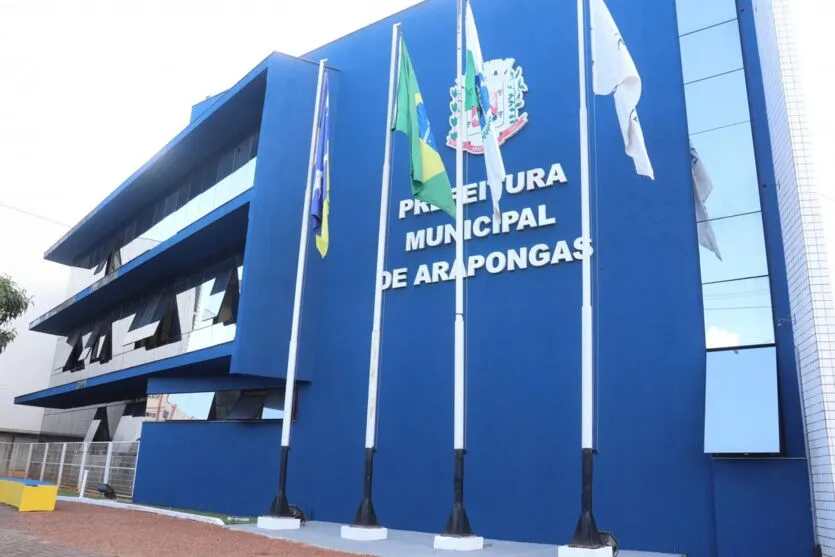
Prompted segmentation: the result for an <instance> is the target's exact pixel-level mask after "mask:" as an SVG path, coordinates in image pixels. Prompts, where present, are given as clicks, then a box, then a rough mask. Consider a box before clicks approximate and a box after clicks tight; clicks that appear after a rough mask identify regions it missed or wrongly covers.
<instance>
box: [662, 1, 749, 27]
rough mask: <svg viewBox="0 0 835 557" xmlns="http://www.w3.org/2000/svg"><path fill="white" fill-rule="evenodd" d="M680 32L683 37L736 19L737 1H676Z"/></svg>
mask: <svg viewBox="0 0 835 557" xmlns="http://www.w3.org/2000/svg"><path fill="white" fill-rule="evenodd" d="M676 13H677V15H678V32H679V33H681V34H682V35H683V34H685V33H692V32H693V31H696V30H698V29H704V28H705V27H708V26H709V25H716V24H717V23H722V22H723V21H728V20H729V19H734V18H735V17H736V2H735V0H676Z"/></svg>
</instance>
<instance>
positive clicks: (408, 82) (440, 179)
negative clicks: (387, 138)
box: [394, 39, 455, 218]
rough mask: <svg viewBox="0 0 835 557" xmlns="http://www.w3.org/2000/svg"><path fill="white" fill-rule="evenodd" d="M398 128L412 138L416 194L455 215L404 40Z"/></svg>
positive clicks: (450, 192)
mask: <svg viewBox="0 0 835 557" xmlns="http://www.w3.org/2000/svg"><path fill="white" fill-rule="evenodd" d="M395 110H396V116H395V120H394V129H395V130H396V131H400V132H403V133H404V134H406V137H408V138H409V145H410V152H411V161H410V163H411V169H412V195H413V196H414V197H415V199H419V200H420V201H424V202H426V203H430V204H432V205H434V206H436V207H438V208H439V209H441V210H443V211H444V212H446V213H447V214H449V215H450V216H451V217H452V218H455V201H453V199H452V186H451V185H450V182H449V177H448V176H447V173H446V169H445V168H444V163H443V161H442V160H441V155H440V154H439V153H438V148H437V146H436V144H435V138H434V136H433V135H432V127H431V126H430V125H429V118H428V117H427V116H426V108H425V107H424V106H423V97H421V95H420V88H419V87H418V82H417V76H415V69H414V67H412V60H411V59H410V58H409V52H408V51H407V50H406V43H405V41H403V39H400V75H399V77H398V80H397V104H396V108H395Z"/></svg>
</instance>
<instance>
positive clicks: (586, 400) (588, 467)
mask: <svg viewBox="0 0 835 557" xmlns="http://www.w3.org/2000/svg"><path fill="white" fill-rule="evenodd" d="M586 2H588V0H577V52H578V61H579V70H580V71H579V73H580V79H579V89H580V215H581V217H580V218H581V228H582V231H581V235H582V238H583V239H584V240H585V242H586V245H589V246H590V245H591V202H590V194H591V185H590V181H589V111H588V83H587V70H586V68H587V66H586V29H587V27H586V16H585V12H586ZM582 262H583V306H582V318H581V327H582V329H581V330H582V344H581V350H582V352H581V354H582V360H581V374H582V382H581V383H582V395H581V405H582V418H581V423H582V428H581V442H582V454H583V465H582V466H583V476H582V478H583V483H582V499H581V512H580V519H579V521H578V522H577V527H576V529H575V531H574V537H573V539H572V542H571V543H572V545H577V546H583V547H603V544H602V542H601V538H600V533H599V532H598V531H597V525H596V524H595V520H594V515H593V514H592V466H593V460H594V359H593V356H594V352H593V346H594V344H593V342H594V340H593V338H592V331H593V328H592V327H593V312H592V301H591V258H590V257H584V258H583V260H582Z"/></svg>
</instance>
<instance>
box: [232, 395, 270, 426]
mask: <svg viewBox="0 0 835 557" xmlns="http://www.w3.org/2000/svg"><path fill="white" fill-rule="evenodd" d="M265 396H266V393H265V392H255V393H247V392H244V393H241V396H240V398H238V400H237V401H235V404H234V405H233V406H232V410H230V411H229V414H228V415H227V416H226V419H227V420H257V419H258V416H259V415H261V408H262V407H263V406H264V397H265Z"/></svg>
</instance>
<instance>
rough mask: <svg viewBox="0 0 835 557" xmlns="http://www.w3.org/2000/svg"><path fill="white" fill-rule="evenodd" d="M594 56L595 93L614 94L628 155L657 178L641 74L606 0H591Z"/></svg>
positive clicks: (640, 171)
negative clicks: (644, 123) (641, 108)
mask: <svg viewBox="0 0 835 557" xmlns="http://www.w3.org/2000/svg"><path fill="white" fill-rule="evenodd" d="M590 4H591V57H592V79H593V82H594V92H595V94H597V95H611V94H612V93H614V97H615V110H617V113H618V122H620V131H621V133H622V134H623V142H624V143H625V144H626V154H627V155H629V156H630V157H632V160H633V161H634V162H635V171H636V172H637V173H638V174H640V175H642V176H649V177H650V178H651V179H654V178H655V175H654V173H653V171H652V163H651V162H650V160H649V154H648V153H647V147H646V145H645V144H644V132H643V131H642V130H641V122H640V121H639V120H638V110H637V107H638V101H639V100H640V98H641V76H640V75H638V69H637V68H636V67H635V62H633V61H632V56H630V55H629V50H628V49H627V48H626V43H625V42H624V41H623V37H622V36H621V34H620V31H618V27H617V25H616V24H615V20H614V19H612V14H611V13H610V12H609V8H607V7H606V4H604V3H603V0H591V2H590Z"/></svg>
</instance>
